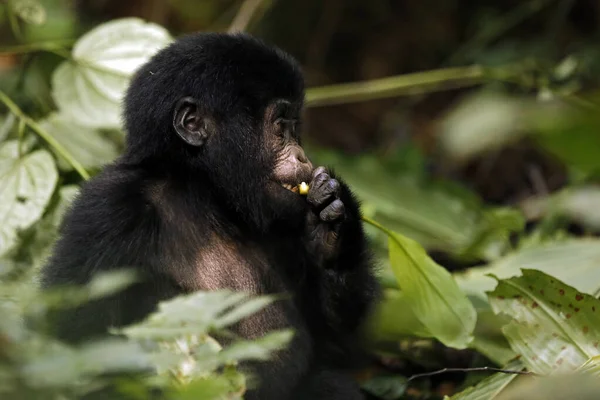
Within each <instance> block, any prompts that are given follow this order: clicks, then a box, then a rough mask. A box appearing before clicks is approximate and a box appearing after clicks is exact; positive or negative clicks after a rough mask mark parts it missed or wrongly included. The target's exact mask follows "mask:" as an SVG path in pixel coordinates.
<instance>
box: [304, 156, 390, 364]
mask: <svg viewBox="0 0 600 400" xmlns="http://www.w3.org/2000/svg"><path fill="white" fill-rule="evenodd" d="M313 177H314V178H313V181H312V182H311V189H310V191H312V193H309V195H308V198H307V200H308V202H309V204H311V205H312V206H313V207H314V212H312V213H310V214H311V215H309V219H308V242H307V243H308V249H309V253H311V254H313V259H314V261H315V262H316V264H317V269H318V270H319V271H320V279H319V282H320V284H319V300H320V302H321V307H322V311H323V314H324V317H325V321H327V325H328V328H329V329H327V331H328V334H329V335H331V340H330V342H331V344H332V345H334V347H335V348H337V350H338V351H339V352H340V355H342V354H343V352H344V351H348V347H353V346H346V345H345V341H346V340H349V341H352V340H354V339H355V336H356V334H357V329H358V328H359V327H360V325H361V323H362V322H363V321H364V319H365V317H366V315H367V313H368V311H369V309H370V308H371V306H372V305H373V303H374V301H375V299H376V298H377V296H378V294H379V293H378V284H377V280H376V277H375V276H374V272H373V266H372V260H371V254H370V252H369V250H368V245H367V239H366V237H365V233H364V230H363V226H362V222H361V216H360V207H359V204H358V201H357V200H356V198H355V196H354V195H353V194H352V192H351V191H350V189H349V188H348V186H347V185H346V184H345V183H344V182H343V181H341V180H340V179H339V178H337V177H335V175H334V174H333V172H328V171H325V170H324V169H322V168H319V169H317V170H316V171H315V173H314V174H313ZM313 186H314V187H313Z"/></svg>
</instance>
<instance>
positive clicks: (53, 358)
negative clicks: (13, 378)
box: [22, 339, 151, 388]
mask: <svg viewBox="0 0 600 400" xmlns="http://www.w3.org/2000/svg"><path fill="white" fill-rule="evenodd" d="M150 367H151V359H150V357H149V356H148V354H147V353H145V352H144V351H143V349H142V347H141V346H140V345H139V344H137V343H135V342H133V341H125V340H119V339H110V340H104V341H99V342H94V343H89V344H86V345H84V346H82V347H81V348H78V349H72V348H69V347H65V346H62V345H52V346H45V348H44V349H43V353H42V354H39V353H37V354H35V357H33V359H32V360H31V361H30V362H28V363H27V364H26V365H25V366H24V367H23V375H22V376H23V377H25V378H26V379H27V381H28V382H29V384H30V385H32V386H34V387H46V388H48V387H61V386H71V385H72V384H73V382H74V381H77V380H80V379H82V378H85V377H90V376H94V375H98V374H101V373H107V372H122V371H141V370H143V369H148V368H150Z"/></svg>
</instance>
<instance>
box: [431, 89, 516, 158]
mask: <svg viewBox="0 0 600 400" xmlns="http://www.w3.org/2000/svg"><path fill="white" fill-rule="evenodd" d="M527 105H528V103H525V102H524V101H523V100H521V99H517V98H511V97H508V96H503V95H499V94H497V93H489V92H480V93H477V94H475V95H473V96H470V97H468V98H467V99H465V100H464V101H463V102H462V103H461V104H460V105H459V106H458V107H456V108H455V109H454V110H452V111H451V112H450V113H449V114H448V116H447V117H446V118H445V120H444V121H443V124H442V126H441V135H440V140H441V145H442V147H443V148H444V150H445V152H446V153H448V154H449V155H450V156H452V157H455V158H457V159H468V158H470V157H472V156H474V155H476V154H480V153H482V152H485V151H488V150H492V149H495V148H498V147H502V146H503V145H505V144H507V143H509V142H511V141H513V140H515V139H518V138H519V137H520V136H521V135H522V134H523V127H524V126H527V125H526V122H527V120H528V118H527V117H528V113H526V112H525V111H527V109H528V107H526V106H527Z"/></svg>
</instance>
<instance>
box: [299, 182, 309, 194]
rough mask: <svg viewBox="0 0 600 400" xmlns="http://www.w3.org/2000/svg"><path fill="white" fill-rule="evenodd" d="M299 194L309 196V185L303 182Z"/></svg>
mask: <svg viewBox="0 0 600 400" xmlns="http://www.w3.org/2000/svg"><path fill="white" fill-rule="evenodd" d="M298 193H300V194H303V195H305V194H308V185H307V184H306V182H302V183H301V184H300V185H298Z"/></svg>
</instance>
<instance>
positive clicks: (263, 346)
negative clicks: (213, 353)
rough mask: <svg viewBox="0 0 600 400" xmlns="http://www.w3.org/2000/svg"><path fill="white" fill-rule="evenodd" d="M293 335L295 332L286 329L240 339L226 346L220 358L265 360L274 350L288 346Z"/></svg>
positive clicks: (223, 359)
mask: <svg viewBox="0 0 600 400" xmlns="http://www.w3.org/2000/svg"><path fill="white" fill-rule="evenodd" d="M293 336H294V332H293V331H292V330H290V329H286V330H281V331H275V332H270V333H267V334H266V335H264V336H263V337H261V338H258V339H255V340H240V341H238V342H235V343H233V344H232V345H231V346H228V347H225V348H224V349H223V350H222V351H221V352H220V353H219V356H218V358H219V360H220V361H221V362H222V363H227V362H232V361H240V360H260V361H265V360H267V359H268V358H269V356H270V355H271V354H272V353H273V352H274V351H276V350H280V349H282V348H284V347H285V346H287V345H288V344H289V342H290V340H292V337H293Z"/></svg>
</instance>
